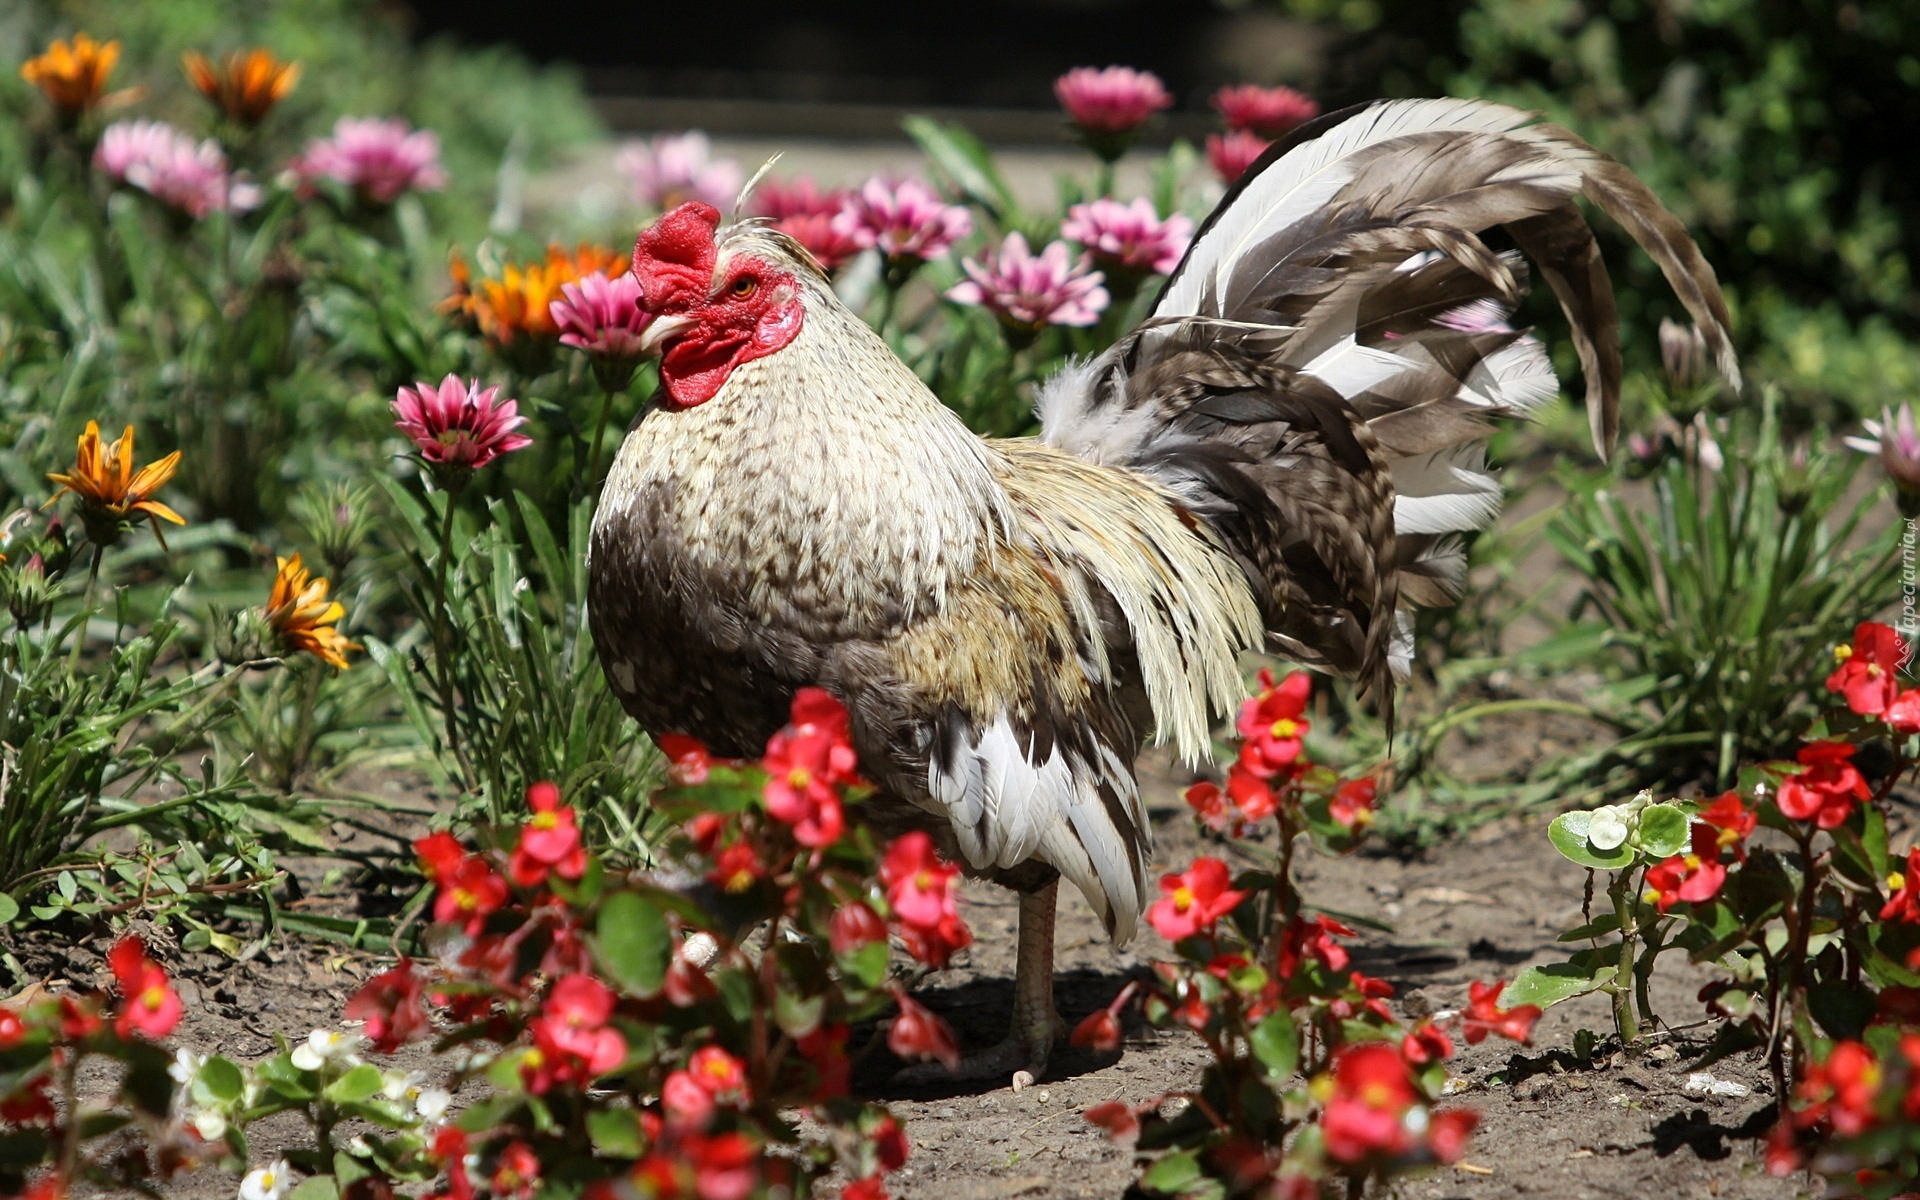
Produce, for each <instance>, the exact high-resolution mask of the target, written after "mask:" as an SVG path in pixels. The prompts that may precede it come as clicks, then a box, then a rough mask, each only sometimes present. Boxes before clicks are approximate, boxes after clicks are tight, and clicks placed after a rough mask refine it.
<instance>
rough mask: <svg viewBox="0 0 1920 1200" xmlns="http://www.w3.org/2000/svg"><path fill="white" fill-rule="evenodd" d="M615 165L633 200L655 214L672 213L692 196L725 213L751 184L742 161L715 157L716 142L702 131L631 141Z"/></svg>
mask: <svg viewBox="0 0 1920 1200" xmlns="http://www.w3.org/2000/svg"><path fill="white" fill-rule="evenodd" d="M613 165H614V168H615V169H616V170H618V171H619V172H620V173H621V174H622V175H625V176H626V177H627V180H628V182H629V183H630V184H631V185H632V187H633V197H634V199H635V200H637V201H639V202H640V203H641V204H642V205H644V206H645V207H647V208H649V209H651V210H652V211H654V212H670V211H672V210H673V209H675V208H678V207H679V206H680V205H682V204H685V203H686V202H687V201H689V200H698V201H700V202H701V203H703V204H711V205H713V207H715V208H717V209H719V210H720V211H722V212H726V211H727V210H729V209H731V208H732V207H733V204H734V201H735V199H736V198H738V196H739V194H740V185H741V184H743V183H745V182H746V172H744V171H742V170H741V169H740V164H739V163H737V162H734V161H733V160H732V159H729V158H715V157H714V155H713V143H712V142H711V141H709V140H708V138H707V135H706V134H704V133H700V132H698V131H693V132H689V133H680V134H666V135H662V136H660V137H656V138H653V139H651V140H649V141H645V142H630V143H628V144H627V145H626V146H623V147H622V148H621V149H620V151H619V153H617V154H616V155H614V159H613Z"/></svg>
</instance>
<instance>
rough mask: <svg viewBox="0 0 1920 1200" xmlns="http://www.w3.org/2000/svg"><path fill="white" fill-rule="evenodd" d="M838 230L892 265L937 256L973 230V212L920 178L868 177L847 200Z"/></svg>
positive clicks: (838, 220)
mask: <svg viewBox="0 0 1920 1200" xmlns="http://www.w3.org/2000/svg"><path fill="white" fill-rule="evenodd" d="M834 224H835V228H836V229H838V230H839V231H840V232H842V233H844V234H845V235H846V236H848V237H850V238H852V239H853V240H854V241H855V242H856V243H858V244H859V245H860V246H861V247H862V248H865V247H868V246H872V247H875V248H877V249H878V250H879V251H880V253H881V254H883V255H885V256H886V257H887V258H888V259H890V260H893V261H896V262H898V261H913V262H919V261H924V260H926V259H930V258H938V257H940V256H941V255H942V254H945V253H946V252H947V251H948V250H949V249H950V248H951V247H952V246H953V244H954V243H955V242H957V241H959V240H960V239H961V238H963V237H965V236H967V234H969V233H971V232H973V214H971V213H969V212H968V211H967V210H966V209H964V208H962V207H960V206H959V205H957V204H947V203H945V202H944V201H942V200H941V199H940V196H939V193H937V192H935V191H934V190H933V189H932V188H930V187H928V186H927V185H926V184H924V183H921V182H920V181H919V180H917V179H902V180H899V181H898V182H893V183H889V182H888V181H887V180H884V179H878V178H875V179H869V180H867V182H866V183H865V184H864V185H863V186H862V187H861V188H860V190H859V191H857V192H855V193H853V194H852V195H851V196H849V197H847V204H846V207H845V208H843V209H841V210H840V214H839V215H838V216H837V217H835V218H834Z"/></svg>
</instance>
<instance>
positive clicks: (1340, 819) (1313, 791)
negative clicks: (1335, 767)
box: [1185, 668, 1377, 848]
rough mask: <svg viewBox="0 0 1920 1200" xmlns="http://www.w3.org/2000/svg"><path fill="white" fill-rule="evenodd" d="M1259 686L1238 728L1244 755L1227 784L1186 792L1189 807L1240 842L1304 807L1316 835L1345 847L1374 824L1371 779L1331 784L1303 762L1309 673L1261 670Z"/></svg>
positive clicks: (1333, 780) (1238, 757) (1331, 780)
mask: <svg viewBox="0 0 1920 1200" xmlns="http://www.w3.org/2000/svg"><path fill="white" fill-rule="evenodd" d="M1259 684H1260V688H1259V690H1258V691H1257V692H1255V693H1254V694H1253V696H1252V697H1250V698H1249V699H1248V700H1247V701H1246V702H1245V703H1244V704H1242V705H1241V706H1240V713H1239V715H1238V717H1237V718H1236V719H1235V722H1234V728H1235V730H1236V731H1237V732H1238V733H1239V734H1240V737H1241V742H1240V751H1239V753H1238V754H1237V755H1236V756H1235V758H1234V761H1233V764H1232V766H1231V767H1230V768H1229V769H1228V771H1227V781H1226V786H1225V787H1222V786H1221V785H1219V784H1217V783H1214V782H1212V781H1210V780H1202V781H1201V782H1199V783H1196V784H1194V785H1193V786H1192V787H1190V788H1188V789H1187V790H1186V793H1185V799H1186V802H1187V805H1188V807H1190V808H1191V809H1193V811H1194V814H1195V815H1196V816H1197V817H1198V818H1199V819H1200V821H1201V822H1202V823H1203V824H1205V825H1206V826H1207V827H1208V828H1210V829H1213V830H1215V831H1217V832H1221V833H1227V834H1229V835H1231V836H1235V837H1238V836H1239V835H1240V834H1241V833H1242V832H1243V831H1244V830H1246V829H1247V828H1248V827H1249V826H1250V825H1254V824H1257V823H1259V822H1262V821H1266V820H1268V819H1270V818H1272V817H1273V816H1274V814H1275V813H1276V812H1279V811H1280V810H1281V808H1282V807H1283V806H1284V805H1287V804H1300V805H1303V806H1304V807H1303V809H1302V811H1303V812H1304V813H1305V814H1306V816H1307V818H1308V819H1309V820H1310V821H1312V822H1314V823H1315V826H1316V830H1317V831H1318V832H1319V833H1320V834H1321V835H1322V836H1323V837H1328V838H1331V839H1333V840H1334V841H1335V842H1336V843H1338V844H1340V845H1341V846H1342V847H1343V848H1344V846H1345V845H1346V844H1347V843H1348V842H1349V841H1350V840H1351V839H1352V838H1355V837H1358V836H1359V835H1361V834H1363V833H1365V831H1366V829H1367V827H1368V826H1369V825H1370V824H1372V822H1373V806H1374V800H1375V795H1376V791H1377V785H1376V784H1375V782H1374V781H1373V780H1372V779H1371V778H1369V777H1367V776H1360V777H1358V778H1353V779H1337V778H1333V777H1331V776H1330V775H1328V774H1326V773H1324V772H1319V771H1317V770H1316V768H1314V766H1313V764H1312V763H1311V762H1309V761H1308V760H1307V758H1306V757H1305V755H1306V743H1305V738H1306V735H1307V731H1308V729H1309V728H1311V726H1312V722H1311V721H1310V720H1308V718H1307V715H1306V713H1307V700H1308V697H1309V693H1310V691H1311V689H1312V680H1311V679H1310V678H1309V677H1308V676H1307V675H1306V674H1305V673H1304V672H1300V671H1295V672H1292V673H1290V674H1288V675H1287V677H1286V678H1285V679H1282V680H1278V681H1276V680H1275V679H1274V677H1273V672H1271V671H1269V670H1266V669H1265V668H1262V669H1261V671H1260V675H1259ZM1309 785H1311V786H1309ZM1329 822H1331V824H1330V825H1329Z"/></svg>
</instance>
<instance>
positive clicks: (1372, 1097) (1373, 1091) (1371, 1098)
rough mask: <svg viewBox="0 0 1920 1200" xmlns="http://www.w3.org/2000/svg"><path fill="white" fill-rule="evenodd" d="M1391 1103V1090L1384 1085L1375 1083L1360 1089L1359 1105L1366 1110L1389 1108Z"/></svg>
mask: <svg viewBox="0 0 1920 1200" xmlns="http://www.w3.org/2000/svg"><path fill="white" fill-rule="evenodd" d="M1393 1101H1394V1092H1393V1089H1392V1088H1390V1087H1388V1086H1387V1085H1386V1084H1384V1083H1381V1082H1379V1081H1375V1082H1372V1083H1367V1084H1362V1085H1361V1087H1360V1103H1362V1104H1364V1105H1366V1106H1367V1107H1368V1108H1391V1107H1393Z"/></svg>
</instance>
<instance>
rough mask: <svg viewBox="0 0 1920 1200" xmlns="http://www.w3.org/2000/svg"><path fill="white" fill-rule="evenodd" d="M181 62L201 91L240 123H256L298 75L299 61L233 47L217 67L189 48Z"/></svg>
mask: <svg viewBox="0 0 1920 1200" xmlns="http://www.w3.org/2000/svg"><path fill="white" fill-rule="evenodd" d="M181 62H182V64H183V65H184V66H185V67H186V71H187V78H188V79H189V80H191V81H192V82H193V86H194V87H196V88H199V89H200V94H201V95H203V96H205V97H206V98H207V99H209V100H211V101H213V102H214V103H215V104H217V105H219V107H220V111H221V112H223V113H225V114H227V116H228V117H230V118H232V119H233V120H235V121H238V122H240V123H241V124H242V125H258V124H259V123H260V121H261V119H262V118H264V117H265V116H266V115H267V113H268V112H269V111H271V110H272V108H273V106H274V105H276V104H278V103H280V101H281V100H282V99H284V98H285V96H286V94H287V93H288V92H290V91H292V90H293V85H294V84H295V83H296V82H298V81H299V79H300V66H299V64H298V63H290V62H281V61H280V60H279V59H277V58H275V57H274V56H273V55H272V53H271V52H269V51H266V50H257V49H256V50H235V51H234V52H233V53H231V54H229V55H227V59H226V62H224V63H222V64H221V65H220V66H218V67H216V66H214V65H213V64H212V63H211V62H208V61H207V57H206V55H204V54H200V53H197V52H195V51H191V50H190V51H188V52H187V53H186V55H185V56H183V57H182V59H181Z"/></svg>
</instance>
